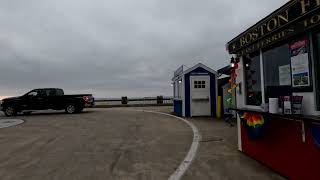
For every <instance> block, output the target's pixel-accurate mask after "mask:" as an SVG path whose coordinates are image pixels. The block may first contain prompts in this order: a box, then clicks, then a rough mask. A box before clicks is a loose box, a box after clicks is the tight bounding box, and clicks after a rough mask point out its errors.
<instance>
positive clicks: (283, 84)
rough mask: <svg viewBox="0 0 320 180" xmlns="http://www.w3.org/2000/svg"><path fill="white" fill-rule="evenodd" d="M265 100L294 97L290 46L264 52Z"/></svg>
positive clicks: (285, 45) (286, 45)
mask: <svg viewBox="0 0 320 180" xmlns="http://www.w3.org/2000/svg"><path fill="white" fill-rule="evenodd" d="M263 67H264V84H265V87H264V88H265V100H266V102H269V98H279V97H280V96H290V95H292V88H291V83H292V81H291V65H290V50H289V45H288V44H284V45H281V46H279V47H276V48H273V49H271V50H267V51H265V52H263Z"/></svg>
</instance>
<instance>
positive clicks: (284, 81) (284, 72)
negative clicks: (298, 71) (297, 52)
mask: <svg viewBox="0 0 320 180" xmlns="http://www.w3.org/2000/svg"><path fill="white" fill-rule="evenodd" d="M279 84H280V86H290V85H291V69H290V64H287V65H284V66H279Z"/></svg>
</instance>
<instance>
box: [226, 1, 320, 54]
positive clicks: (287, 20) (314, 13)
mask: <svg viewBox="0 0 320 180" xmlns="http://www.w3.org/2000/svg"><path fill="white" fill-rule="evenodd" d="M319 10H320V0H296V1H290V2H288V3H287V4H286V5H284V6H283V7H281V8H280V9H278V10H277V11H275V12H274V13H272V14H271V15H269V16H268V17H266V18H265V19H263V20H261V21H260V22H258V23H257V24H256V25H254V26H253V27H251V28H249V29H248V30H247V31H245V32H244V33H242V34H240V35H239V36H238V37H236V38H234V39H233V40H231V41H230V42H229V43H228V44H227V49H228V51H229V53H230V54H238V55H245V54H249V53H252V52H254V51H257V50H259V49H261V48H264V47H267V46H270V45H272V44H274V43H276V42H279V41H281V40H284V39H286V38H288V37H291V36H293V35H296V34H298V33H301V32H304V31H305V30H307V29H309V28H312V27H315V26H316V25H319V24H320V11H319Z"/></svg>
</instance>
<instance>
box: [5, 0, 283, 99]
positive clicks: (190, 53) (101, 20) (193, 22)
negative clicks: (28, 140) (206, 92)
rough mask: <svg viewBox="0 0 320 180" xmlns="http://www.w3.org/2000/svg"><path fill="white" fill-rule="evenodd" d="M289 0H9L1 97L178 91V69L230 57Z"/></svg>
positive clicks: (218, 62)
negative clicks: (43, 90)
mask: <svg viewBox="0 0 320 180" xmlns="http://www.w3.org/2000/svg"><path fill="white" fill-rule="evenodd" d="M285 2H287V0H280V1H279V0H270V1H263V0H259V1H257V0H241V1H234V0H225V1H212V0H201V1H194V0H176V1H172V0H139V1H130V0H107V1H106V0H90V1H89V0H68V1H65V0H50V1H44V0H28V1H24V0H2V1H1V2H0V27H1V28H0V63H1V64H0V96H10V95H17V94H21V93H23V92H25V91H27V90H29V89H32V88H37V87H62V88H64V89H65V90H67V92H69V93H72V92H73V93H78V92H91V93H94V94H95V96H97V97H119V96H122V95H128V96H152V95H160V94H162V95H171V93H172V90H171V87H170V79H171V76H172V73H173V71H174V70H175V69H176V68H177V67H178V66H180V65H181V64H185V65H187V66H189V67H191V66H192V65H194V64H196V63H198V62H203V63H205V64H207V65H208V66H210V67H211V68H213V69H218V68H220V67H223V66H224V65H226V64H227V63H228V58H229V56H228V54H227V53H226V51H225V43H226V42H227V41H229V40H230V39H232V38H233V37H234V36H236V35H237V34H238V33H240V32H242V31H244V30H245V29H246V28H248V27H249V26H250V25H252V24H254V23H255V22H256V21H258V20H259V19H261V18H263V17H264V16H266V15H267V14H269V13H270V12H272V11H273V10H275V9H276V8H278V7H280V6H281V5H282V4H284V3H285Z"/></svg>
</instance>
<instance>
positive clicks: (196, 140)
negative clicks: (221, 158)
mask: <svg viewBox="0 0 320 180" xmlns="http://www.w3.org/2000/svg"><path fill="white" fill-rule="evenodd" d="M134 111H139V112H149V113H155V114H162V115H166V116H170V117H174V118H177V119H179V120H181V121H183V122H185V123H186V124H188V125H189V127H190V128H191V129H192V131H193V142H192V144H191V147H190V149H189V152H188V154H187V156H186V157H185V158H184V160H183V161H182V162H181V164H180V166H179V167H178V168H177V169H176V171H175V172H174V173H173V174H171V176H170V177H169V179H168V180H180V179H181V178H182V176H183V175H184V174H185V172H186V171H187V170H188V168H189V166H190V165H191V163H192V161H193V160H194V158H195V157H196V154H197V151H198V149H199V146H200V141H201V134H200V132H199V130H198V128H197V127H196V126H195V125H194V124H193V123H191V122H190V121H187V120H186V119H183V118H180V117H177V116H174V115H171V114H167V113H162V112H156V111H147V110H134Z"/></svg>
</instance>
